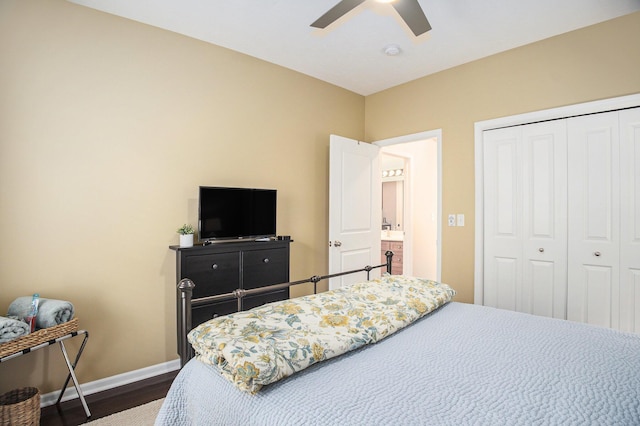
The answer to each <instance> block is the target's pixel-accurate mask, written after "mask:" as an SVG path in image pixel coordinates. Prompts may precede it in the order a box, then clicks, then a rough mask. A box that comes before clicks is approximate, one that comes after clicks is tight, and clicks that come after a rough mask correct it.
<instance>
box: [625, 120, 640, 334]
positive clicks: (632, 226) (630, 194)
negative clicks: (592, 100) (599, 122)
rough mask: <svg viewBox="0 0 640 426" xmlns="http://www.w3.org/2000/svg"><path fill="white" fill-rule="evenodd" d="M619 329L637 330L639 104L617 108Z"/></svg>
mask: <svg viewBox="0 0 640 426" xmlns="http://www.w3.org/2000/svg"><path fill="white" fill-rule="evenodd" d="M620 201H621V204H620V206H621V215H620V217H621V221H620V329H621V330H624V331H630V332H634V333H640V108H633V109H628V110H625V111H621V112H620Z"/></svg>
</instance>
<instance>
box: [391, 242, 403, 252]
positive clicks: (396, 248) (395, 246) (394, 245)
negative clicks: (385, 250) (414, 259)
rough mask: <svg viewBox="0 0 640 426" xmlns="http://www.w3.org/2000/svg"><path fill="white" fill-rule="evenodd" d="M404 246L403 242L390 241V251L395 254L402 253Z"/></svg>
mask: <svg viewBox="0 0 640 426" xmlns="http://www.w3.org/2000/svg"><path fill="white" fill-rule="evenodd" d="M403 244H404V243H403V242H402V241H389V250H391V251H392V252H393V254H396V253H402V247H403Z"/></svg>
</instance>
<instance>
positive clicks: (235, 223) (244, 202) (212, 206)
mask: <svg viewBox="0 0 640 426" xmlns="http://www.w3.org/2000/svg"><path fill="white" fill-rule="evenodd" d="M276 199H277V192H276V190H275V189H255V188H222V187H212V186H201V187H200V199H199V213H198V236H199V238H200V240H201V241H209V240H228V239H238V238H260V237H272V236H275V235H276Z"/></svg>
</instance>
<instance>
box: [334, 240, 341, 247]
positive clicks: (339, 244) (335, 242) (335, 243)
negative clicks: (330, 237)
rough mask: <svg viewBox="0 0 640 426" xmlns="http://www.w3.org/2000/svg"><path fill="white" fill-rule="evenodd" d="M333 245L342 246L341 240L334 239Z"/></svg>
mask: <svg viewBox="0 0 640 426" xmlns="http://www.w3.org/2000/svg"><path fill="white" fill-rule="evenodd" d="M333 245H334V246H336V247H341V246H342V242H341V241H337V240H336V241H334V243H333Z"/></svg>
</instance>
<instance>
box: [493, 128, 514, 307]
mask: <svg viewBox="0 0 640 426" xmlns="http://www.w3.org/2000/svg"><path fill="white" fill-rule="evenodd" d="M519 149H520V132H519V131H518V130H517V129H514V128H507V129H499V130H492V131H488V132H485V135H484V152H483V155H484V161H485V164H484V170H485V177H484V188H483V189H484V217H485V228H484V233H485V238H484V304H485V305H487V306H492V307H496V308H502V309H509V310H515V309H516V299H517V297H518V294H519V292H520V290H519V289H520V287H521V282H522V235H521V230H520V228H521V226H520V220H521V219H520V218H521V202H520V193H521V191H520V178H519V177H518V173H519V169H520V166H519V163H520V154H519Z"/></svg>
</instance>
